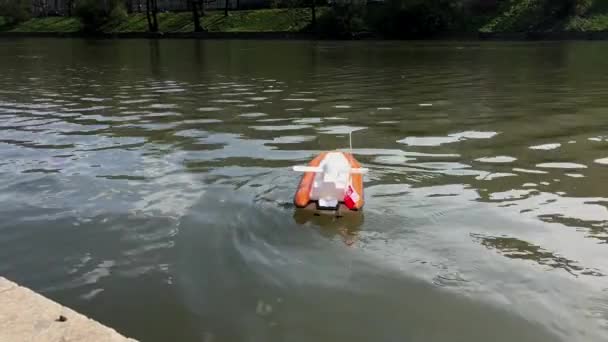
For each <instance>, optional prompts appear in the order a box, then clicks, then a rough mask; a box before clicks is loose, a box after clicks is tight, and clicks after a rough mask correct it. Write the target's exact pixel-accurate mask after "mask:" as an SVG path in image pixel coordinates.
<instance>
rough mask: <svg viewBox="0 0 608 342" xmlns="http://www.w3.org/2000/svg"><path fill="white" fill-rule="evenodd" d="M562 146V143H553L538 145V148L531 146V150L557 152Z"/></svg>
mask: <svg viewBox="0 0 608 342" xmlns="http://www.w3.org/2000/svg"><path fill="white" fill-rule="evenodd" d="M561 146H562V144H560V143H553V144H543V145H536V146H530V147H529V148H530V149H531V150H546V151H548V150H555V149H558V148H560V147H561Z"/></svg>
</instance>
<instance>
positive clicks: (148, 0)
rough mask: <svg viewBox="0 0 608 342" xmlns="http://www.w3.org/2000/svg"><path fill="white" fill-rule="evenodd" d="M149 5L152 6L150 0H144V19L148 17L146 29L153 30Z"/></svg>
mask: <svg viewBox="0 0 608 342" xmlns="http://www.w3.org/2000/svg"><path fill="white" fill-rule="evenodd" d="M150 7H152V0H146V19H148V31H150V32H153V31H154V26H152V17H151V16H150Z"/></svg>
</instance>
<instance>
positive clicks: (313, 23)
mask: <svg viewBox="0 0 608 342" xmlns="http://www.w3.org/2000/svg"><path fill="white" fill-rule="evenodd" d="M310 11H311V12H312V13H311V16H312V21H311V22H310V26H311V27H312V29H313V30H315V29H316V28H317V11H316V0H310Z"/></svg>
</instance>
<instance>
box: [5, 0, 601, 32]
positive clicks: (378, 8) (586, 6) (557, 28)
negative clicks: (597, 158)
mask: <svg viewBox="0 0 608 342" xmlns="http://www.w3.org/2000/svg"><path fill="white" fill-rule="evenodd" d="M395 1H398V0H395ZM556 3H557V2H552V1H550V0H511V1H509V2H505V5H502V6H500V7H497V8H495V9H493V10H491V11H487V10H485V11H478V12H475V11H474V10H469V12H466V11H465V10H464V7H461V8H460V9H458V8H455V7H453V6H452V7H450V6H447V7H445V6H444V7H433V6H431V5H429V4H428V3H424V2H422V3H418V5H410V7H406V8H405V9H403V7H392V6H395V3H392V2H387V3H386V4H385V5H375V6H367V7H357V8H355V7H352V8H351V7H349V6H346V7H344V6H343V7H336V8H331V9H330V8H329V7H320V8H318V9H317V19H318V23H319V25H318V26H317V31H318V33H320V34H322V35H324V36H330V37H331V36H334V37H339V36H347V37H348V36H349V35H350V34H352V33H358V32H370V33H372V34H377V35H378V36H385V37H390V38H416V37H426V36H432V35H434V34H440V35H441V34H446V33H447V34H451V33H476V32H481V33H489V34H495V33H518V32H546V33H585V32H603V31H608V1H605V0H604V1H603V0H578V2H576V6H574V7H572V6H570V7H568V6H567V5H563V4H561V5H556ZM397 4H399V3H397ZM125 15H126V14H125ZM311 19H312V17H311V11H310V9H308V8H289V9H286V8H281V9H259V10H243V11H231V12H230V13H229V15H228V16H224V13H223V11H212V12H208V13H207V14H206V15H205V16H204V17H202V26H203V28H204V29H205V30H206V31H208V32H223V33H231V32H234V33H239V32H241V33H242V32H262V33H263V32H303V31H310V25H311ZM158 21H159V31H160V32H164V33H189V32H192V31H194V25H193V23H192V14H191V13H190V12H180V13H160V14H159V15H158ZM97 30H98V32H100V33H106V34H121V33H145V32H147V31H148V23H147V20H146V15H145V14H132V15H129V16H126V17H125V18H124V19H123V20H120V21H108V22H106V23H105V24H103V25H102V26H100V27H98V29H97ZM81 31H83V25H82V22H81V20H80V19H79V18H77V17H46V18H33V19H30V20H26V21H23V22H21V23H18V24H8V21H6V20H4V19H3V18H2V17H0V32H16V33H78V32H81Z"/></svg>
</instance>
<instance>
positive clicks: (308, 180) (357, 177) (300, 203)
mask: <svg viewBox="0 0 608 342" xmlns="http://www.w3.org/2000/svg"><path fill="white" fill-rule="evenodd" d="M342 154H343V155H344V157H345V158H346V159H347V160H348V162H349V163H350V166H351V167H352V168H361V164H360V163H359V162H358V161H357V160H356V159H355V157H354V156H353V155H352V154H351V153H348V152H342ZM326 155H327V152H323V153H321V154H319V155H318V156H317V157H315V158H314V159H313V160H311V161H310V163H308V166H311V167H317V166H319V165H320V164H321V162H322V161H323V159H324V158H325V156H326ZM314 181H315V173H314V172H305V173H304V175H302V179H301V180H300V185H299V186H298V190H297V191H296V194H295V196H294V204H295V206H296V207H298V208H306V207H309V205H310V204H311V203H313V202H315V201H314V200H311V198H310V192H311V189H312V186H313V183H314ZM351 185H352V187H353V188H354V190H355V191H356V192H357V193H358V194H359V200H358V201H357V202H356V203H355V206H354V208H353V209H351V210H360V209H361V208H363V204H364V202H365V201H364V199H363V175H362V174H352V175H351ZM341 207H342V205H341Z"/></svg>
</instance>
